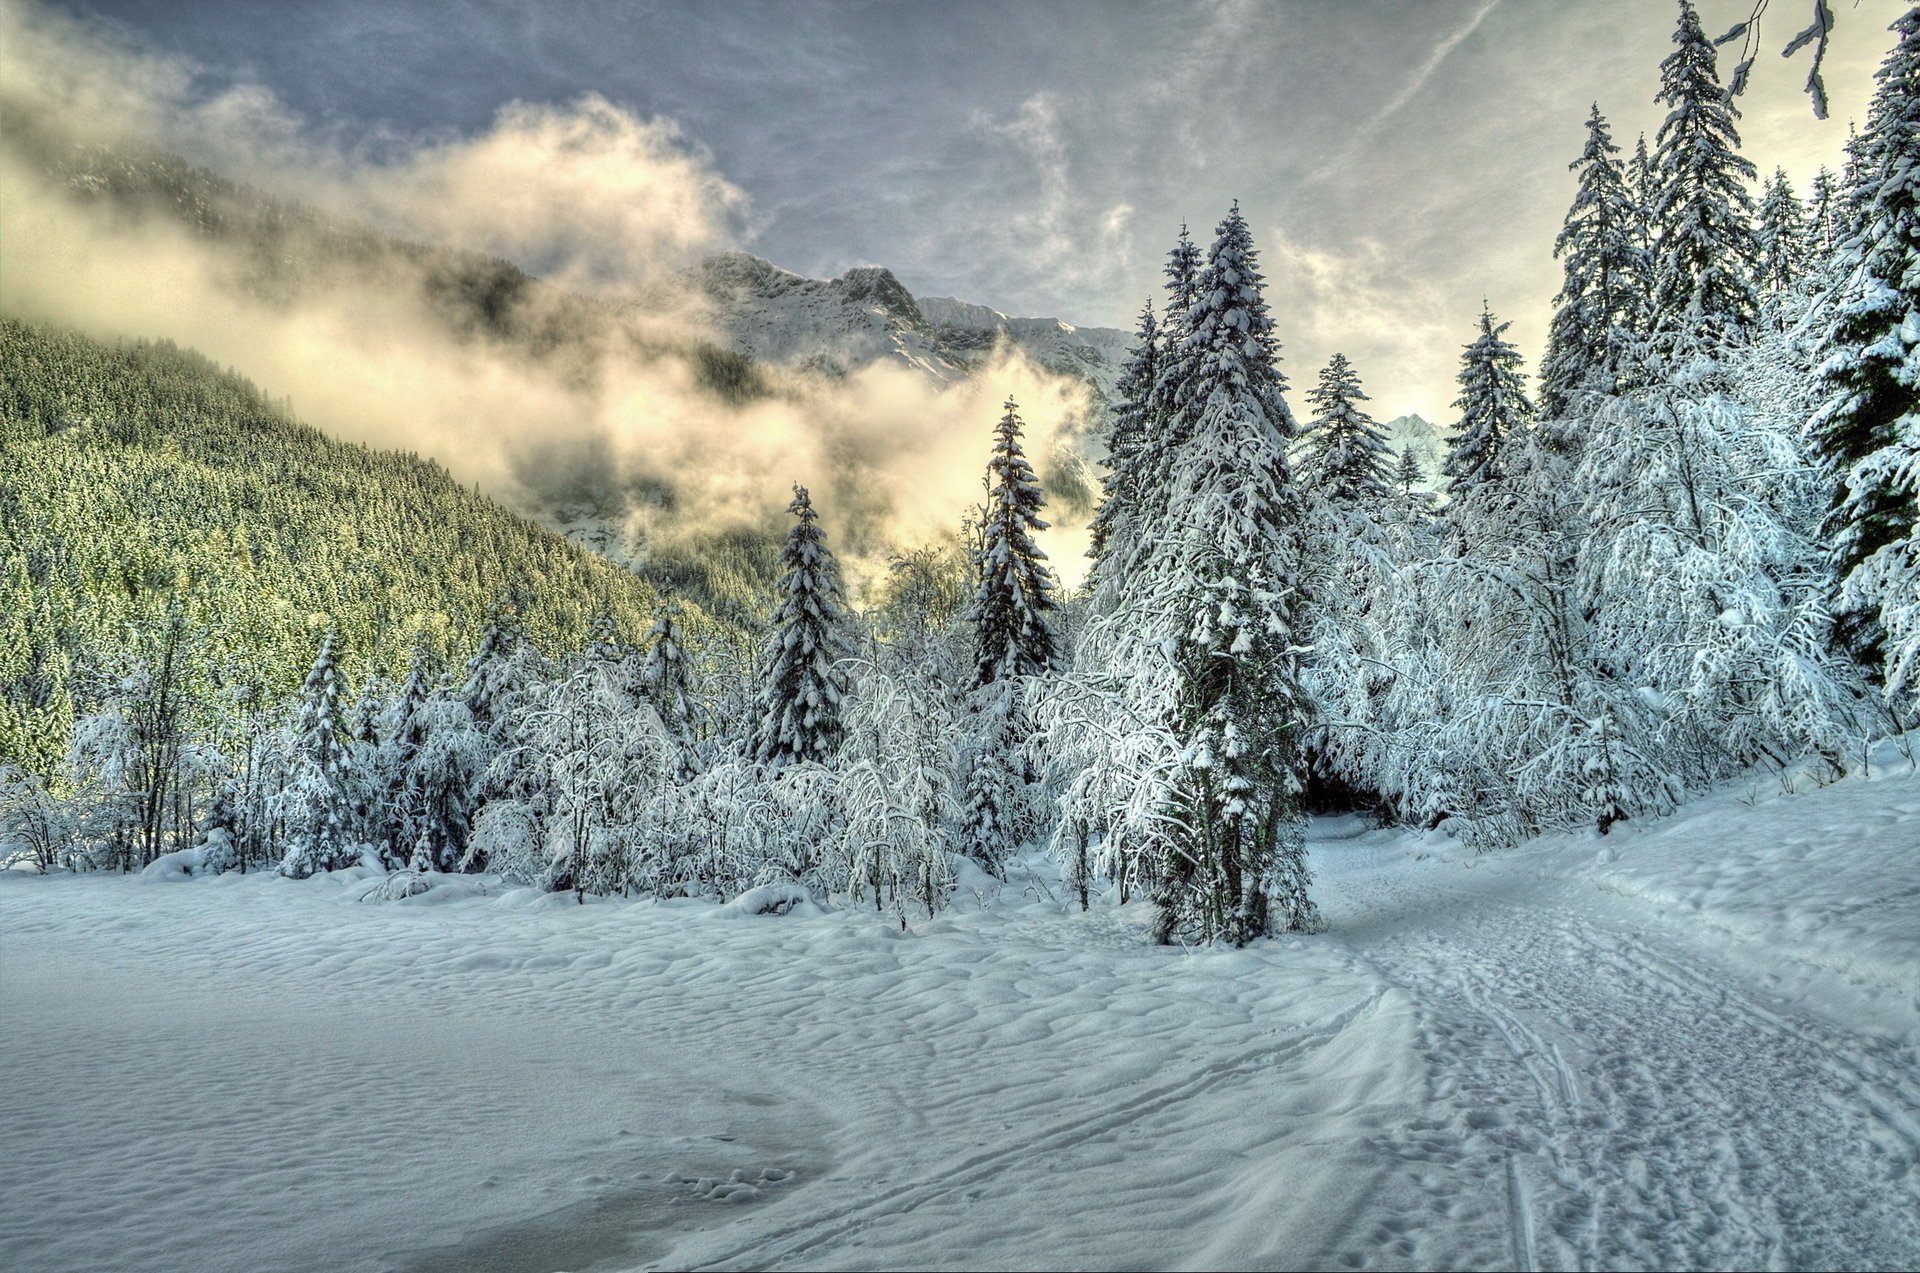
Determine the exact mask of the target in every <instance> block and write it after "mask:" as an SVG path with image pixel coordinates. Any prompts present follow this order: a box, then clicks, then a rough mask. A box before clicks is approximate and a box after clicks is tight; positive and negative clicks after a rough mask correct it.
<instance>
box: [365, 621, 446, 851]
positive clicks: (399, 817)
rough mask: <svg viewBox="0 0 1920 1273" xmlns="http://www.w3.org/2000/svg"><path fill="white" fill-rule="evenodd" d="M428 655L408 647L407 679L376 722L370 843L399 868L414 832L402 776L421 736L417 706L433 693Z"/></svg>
mask: <svg viewBox="0 0 1920 1273" xmlns="http://www.w3.org/2000/svg"><path fill="white" fill-rule="evenodd" d="M432 668H433V661H432V653H431V651H429V650H428V648H427V647H426V645H425V644H424V643H421V644H417V645H415V646H414V647H413V654H412V656H411V657H410V658H409V660H408V663H407V679H406V680H404V681H402V682H401V684H400V691H399V693H398V694H396V695H395V696H394V698H393V700H392V701H391V702H390V703H389V704H388V705H387V711H386V717H385V719H384V720H382V721H381V724H380V734H381V744H380V750H379V753H378V760H377V762H376V766H375V769H376V773H377V775H378V780H377V787H378V790H379V791H380V792H381V796H380V800H379V802H378V807H377V808H375V809H374V811H373V812H374V820H375V824H376V827H377V829H376V831H375V835H376V840H375V843H376V844H377V846H378V847H379V849H380V856H381V858H382V859H383V860H384V861H385V862H386V863H387V865H389V866H394V867H397V866H404V865H406V864H407V863H408V862H409V861H411V860H412V857H413V846H414V842H415V841H416V840H417V839H418V838H419V837H418V833H417V831H416V818H415V810H414V809H413V806H412V804H411V802H410V801H409V800H408V798H407V775H408V773H409V772H410V771H411V769H412V768H413V763H414V758H415V757H416V756H417V755H418V753H419V750H420V746H421V743H422V741H423V739H424V736H425V724H424V718H423V717H422V716H421V714H420V711H421V708H422V707H424V706H425V705H426V702H427V697H428V695H429V694H431V693H432V692H433V671H432Z"/></svg>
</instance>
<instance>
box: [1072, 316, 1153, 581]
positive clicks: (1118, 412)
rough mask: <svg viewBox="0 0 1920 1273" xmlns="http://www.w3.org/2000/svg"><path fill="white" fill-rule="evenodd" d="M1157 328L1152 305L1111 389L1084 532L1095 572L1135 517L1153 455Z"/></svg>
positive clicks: (1142, 320) (1143, 318)
mask: <svg viewBox="0 0 1920 1273" xmlns="http://www.w3.org/2000/svg"><path fill="white" fill-rule="evenodd" d="M1159 364H1160V324H1159V323H1158V321H1156V320H1155V318H1154V316H1153V302H1152V301H1148V302H1147V303H1146V304H1145V305H1143V306H1141V308H1140V326H1139V329H1138V331H1137V333H1136V335H1135V338H1134V344H1133V348H1132V350H1131V351H1129V353H1128V355H1127V361H1126V362H1125V364H1123V365H1122V366H1121V368H1120V378H1119V380H1118V382H1117V383H1116V384H1115V385H1114V403H1113V407H1112V409H1111V411H1110V412H1109V413H1108V417H1107V418H1108V421H1109V424H1108V430H1107V465H1106V467H1107V471H1106V472H1105V473H1104V474H1102V475H1101V479H1100V485H1101V498H1100V507H1099V509H1098V510H1097V511H1095V513H1094V515H1093V525H1092V526H1091V527H1090V528H1089V539H1090V541H1091V542H1090V544H1089V546H1088V548H1087V556H1089V557H1091V558H1092V559H1093V562H1094V567H1093V568H1094V572H1095V573H1096V574H1097V573H1098V572H1099V570H1100V563H1101V562H1102V561H1104V560H1106V558H1107V557H1108V555H1109V554H1110V553H1111V552H1112V551H1113V545H1114V539H1115V536H1116V534H1123V533H1124V532H1123V530H1122V529H1121V528H1123V527H1125V526H1126V525H1127V524H1128V523H1129V522H1130V520H1131V519H1132V518H1133V517H1134V515H1135V514H1136V513H1137V512H1138V507H1139V500H1140V489H1141V484H1142V474H1141V467H1142V465H1144V464H1150V463H1152V461H1153V455H1154V443H1155V441H1156V439H1155V438H1154V431H1153V419H1154V416H1153V409H1152V399H1153V393H1154V386H1155V384H1156V383H1157V382H1158V380H1159Z"/></svg>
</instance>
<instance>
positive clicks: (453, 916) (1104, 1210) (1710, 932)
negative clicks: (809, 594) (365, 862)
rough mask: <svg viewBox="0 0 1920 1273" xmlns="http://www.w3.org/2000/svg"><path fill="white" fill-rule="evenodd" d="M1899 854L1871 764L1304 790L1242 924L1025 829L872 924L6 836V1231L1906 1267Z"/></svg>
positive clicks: (538, 1248) (544, 1256)
mask: <svg viewBox="0 0 1920 1273" xmlns="http://www.w3.org/2000/svg"><path fill="white" fill-rule="evenodd" d="M1862 828H1871V832H1870V833H1865V832H1863V831H1862ZM1434 850H1438V852H1437V855H1435V856H1429V853H1430V852H1432V851H1434ZM1596 850H1597V851H1598V855H1597V857H1596ZM1917 860H1920V777H1914V776H1911V775H1893V776H1886V777H1882V778H1880V779H1878V780H1876V781H1873V782H1848V783H1843V784H1840V785H1838V786H1836V787H1834V788H1830V789H1827V790H1824V791H1815V792H1812V793H1810V794H1807V795H1803V796H1794V797H1789V798H1783V799H1774V800H1771V801H1761V802H1756V803H1753V804H1751V805H1749V804H1748V803H1746V802H1744V801H1742V800H1740V799H1738V798H1736V797H1734V796H1732V795H1729V796H1725V797H1716V798H1715V799H1714V800H1711V801H1707V802H1702V803H1701V804H1700V805H1697V806H1694V807H1692V808H1690V809H1689V810H1687V811H1684V812H1683V813H1682V814H1681V815H1680V816H1679V817H1678V818H1676V819H1674V820H1673V821H1672V822H1670V823H1666V824H1660V825H1657V826H1655V827H1652V828H1647V829H1641V830H1638V831H1634V832H1631V833H1629V834H1625V835H1619V834H1617V835H1616V836H1615V837H1613V838H1612V839H1611V840H1609V841H1605V842H1602V841H1599V840H1596V839H1594V838H1592V837H1565V838H1562V839H1559V840H1556V841H1552V842H1542V843H1541V844H1539V845H1535V846H1528V847H1526V848H1523V849H1521V850H1516V851H1513V852H1511V853H1508V854H1501V855H1495V856H1491V857H1487V858H1481V859H1471V860H1470V859H1465V858H1461V857H1459V856H1458V855H1457V852H1456V851H1452V850H1449V849H1448V848H1447V847H1446V846H1445V844H1444V842H1441V841H1439V840H1437V839H1436V838H1433V837H1427V838H1422V837H1415V836H1408V835H1405V834H1395V833H1387V832H1371V831H1360V830H1358V825H1357V824H1356V823H1354V822H1352V821H1351V820H1336V821H1334V822H1331V823H1328V824H1325V825H1323V826H1322V827H1321V828H1320V829H1319V833H1318V835H1317V837H1316V840H1315V843H1314V863H1315V869H1316V871H1317V872H1318V874H1319V876H1320V881H1319V884H1318V892H1319V896H1320V897H1321V899H1322V903H1323V906H1324V908H1325V909H1326V911H1327V914H1328V916H1329V918H1330V920H1331V921H1332V923H1333V931H1332V932H1331V933H1330V934H1328V935H1327V936H1324V937H1314V938H1306V939H1288V940H1280V941H1275V942H1269V943H1262V944H1260V945H1258V946H1256V947H1254V948H1252V949H1249V950H1247V951H1242V952H1226V951H1200V952H1183V951H1177V950H1172V951H1170V950H1159V949H1154V948H1151V947H1148V946H1146V945H1144V936H1143V932H1144V928H1143V926H1144V923H1145V916H1144V915H1143V914H1140V913H1139V912H1140V911H1141V910H1142V908H1138V907H1130V908H1126V909H1125V910H1119V911H1116V910H1096V912H1095V913H1094V914H1092V915H1088V916H1079V915H1073V914H1063V913H1062V912H1061V910H1060V908H1059V907H1058V905H1057V904H1056V902H1055V900H1054V897H1053V896H1051V895H1050V894H1049V893H1048V891H1047V887H1046V885H1045V884H1043V883H1041V882H1039V881H1038V880H1028V879H1026V878H1025V877H1021V876H1019V875H1017V874H1016V879H1015V881H1014V882H1013V883H1011V884H1010V885H1009V886H1008V887H1007V889H1006V890H1005V891H1004V892H1003V895H1002V897H1001V899H1000V900H999V901H998V902H997V903H996V904H995V905H994V906H993V907H992V908H990V909H980V908H978V907H976V906H972V905H970V904H967V903H964V902H963V904H962V905H961V906H960V907H958V908H957V909H956V910H955V911H953V912H950V913H949V914H947V915H944V916H942V917H941V918H940V919H938V920H935V921H932V922H927V923H921V924H918V925H916V931H915V932H914V933H913V934H910V935H903V934H901V933H899V932H898V931H897V930H896V929H894V928H893V927H892V926H891V925H890V923H888V922H887V921H885V920H884V919H881V918H877V917H875V916H874V915H873V913H872V912H870V911H869V912H864V913H863V912H861V911H858V910H852V911H842V912H839V913H836V914H831V915H824V916H819V917H812V918H798V917H788V918H739V917H730V916H727V915H726V914H724V913H723V912H720V911H718V910H716V909H715V908H712V907H710V906H706V905H703V904H697V903H666V904H658V905H656V904H649V903H601V904H595V905H589V906H585V907H581V906H576V905H573V904H572V902H571V900H570V899H568V898H542V897H538V896H536V895H533V894H531V893H528V892H526V891H505V892H502V891H499V890H495V892H494V893H493V894H492V895H489V896H484V897H465V898H461V897H456V896H454V895H453V894H454V893H455V892H456V890H446V891H444V893H430V894H428V895H427V896H426V897H424V898H420V899H415V900H414V901H412V902H408V903H404V904H360V903H357V902H355V901H353V900H352V898H353V894H354V892H355V888H356V886H355V884H354V883H353V882H352V881H351V880H348V879H346V878H343V877H334V878H333V879H328V880H321V881H316V882H307V883H301V884H294V883H291V882H287V881H280V880H275V879H271V878H261V877H249V878H244V879H242V878H234V877H228V878H223V879H219V880H212V881H192V882H186V883H181V884H156V883H153V882H151V881H138V880H131V881H130V880H121V879H103V878H81V879H33V878H26V877H22V876H18V875H12V876H7V877H4V878H0V1060H3V1061H4V1063H5V1066H6V1073H7V1076H8V1077H7V1088H6V1092H5V1096H4V1097H3V1098H0V1190H4V1191H5V1196H6V1197H7V1198H8V1199H9V1200H10V1206H9V1208H8V1209H7V1210H6V1211H5V1212H3V1213H0V1267H5V1268H8V1269H20V1270H48V1271H49V1273H66V1271H68V1270H72V1271H75V1273H78V1271H80V1270H87V1271H89V1273H91V1271H93V1270H111V1269H138V1270H162V1271H167V1270H180V1271H182V1273H186V1271H188V1270H192V1271H194V1273H198V1271H200V1270H208V1271H213V1270H223V1269H232V1270H248V1271H249V1273H251V1271H252V1270H280V1269H284V1270H309V1269H311V1270H322V1269H325V1270H335V1269H340V1270H369V1271H370V1270H396V1271H398V1273H434V1271H436V1270H453V1269H461V1270H500V1271H502V1273H506V1271H509V1270H534V1269H562V1268H566V1269H576V1270H589V1269H599V1270H611V1269H628V1268H653V1267H670V1268H694V1267H697V1268H724V1269H745V1268H819V1267H831V1268H885V1267H896V1266H900V1267H922V1266H924V1267H966V1266H971V1265H988V1266H1030V1265H1036V1264H1038V1265H1049V1264H1076V1265H1085V1266H1089V1267H1101V1268H1116V1267H1142V1266H1148V1267H1152V1266H1165V1267H1287V1266H1302V1265H1305V1266H1314V1267H1333V1268H1405V1267H1425V1266H1456V1267H1458V1266H1471V1267H1488V1268H1508V1267H1511V1268H1525V1269H1532V1268H1542V1269H1548V1268H1580V1269H1591V1268H1668V1267H1683V1268H1714V1267H1754V1268H1803V1267H1849V1268H1853V1267H1857V1268H1868V1267H1876V1266H1878V1267H1914V1266H1915V1265H1917V1264H1920V1052H1917V1051H1916V1044H1917V1043H1920V895H1917V894H1916V893H1915V892H1914V891H1913V890H1911V889H1903V888H1902V887H1900V881H1901V879H1902V878H1903V877H1902V876H1901V874H1900V872H1901V870H1902V869H1904V871H1905V872H1906V874H1905V876H1904V878H1906V879H1911V878H1913V874H1914V865H1915V863H1916V861H1917Z"/></svg>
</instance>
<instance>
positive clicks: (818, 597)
mask: <svg viewBox="0 0 1920 1273" xmlns="http://www.w3.org/2000/svg"><path fill="white" fill-rule="evenodd" d="M787 511H788V512H790V513H792V514H793V515H794V517H795V519H796V520H795V522H794V526H793V529H792V530H791V531H789V532H788V534H787V541H786V544H785V546H784V547H783V548H782V549H781V550H780V565H781V577H780V594H781V599H780V606H779V609H778V610H777V611H775V613H774V617H773V641H772V646H771V648H770V649H769V650H768V651H767V664H768V666H767V671H766V679H765V681H764V682H762V689H761V697H760V722H759V726H758V729H757V731H756V733H755V737H754V755H755V757H756V758H757V759H758V760H759V761H760V763H761V764H763V765H765V766H767V767H768V768H769V769H775V770H777V769H781V768H784V767H785V766H787V765H790V764H795V763H797V762H801V761H821V762H824V761H827V760H830V759H831V758H832V757H833V754H834V753H835V752H836V751H837V750H839V747H840V740H841V735H842V733H843V730H842V723H841V711H842V700H843V699H844V698H845V697H846V680H845V677H844V675H843V674H842V672H841V671H840V669H839V667H838V666H837V664H838V663H839V662H840V660H841V659H843V658H845V657H846V656H847V654H848V653H849V645H848V642H847V637H846V635H845V632H844V625H845V620H844V618H843V616H842V612H841V608H842V605H843V600H842V592H841V586H840V565H839V563H838V562H836V561H835V560H834V557H833V553H832V551H831V550H830V549H828V547H827V539H826V535H825V533H824V532H822V531H821V529H820V518H819V514H817V513H815V512H814V511H813V501H812V500H811V499H809V498H808V497H807V488H806V487H804V486H795V487H794V488H793V503H792V504H790V505H788V507H787Z"/></svg>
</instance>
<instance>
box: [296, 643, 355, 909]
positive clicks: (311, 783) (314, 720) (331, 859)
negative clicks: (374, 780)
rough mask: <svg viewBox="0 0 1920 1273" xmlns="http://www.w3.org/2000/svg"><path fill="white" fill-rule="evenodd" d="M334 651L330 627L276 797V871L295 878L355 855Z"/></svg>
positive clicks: (341, 694)
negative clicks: (280, 822) (282, 825)
mask: <svg viewBox="0 0 1920 1273" xmlns="http://www.w3.org/2000/svg"><path fill="white" fill-rule="evenodd" d="M336 650H337V641H336V638H335V636H334V634H333V633H332V632H331V631H329V632H328V633H327V635H326V636H325V638H324V639H322V641H321V642H320V653H319V654H318V655H317V656H316V657H315V658H314V661H313V670H312V671H311V672H309V673H308V674H307V682H306V684H305V686H303V687H302V688H301V690H300V715H299V719H298V720H297V721H296V723H295V725H294V738H293V773H292V775H291V779H290V781H289V782H288V785H287V787H286V789H285V790H284V791H283V792H282V793H281V796H280V811H281V816H282V817H283V818H284V819H285V821H286V827H287V834H286V839H287V854H286V857H284V858H283V859H281V862H280V872H281V874H283V875H290V876H292V877H293V878H295V879H305V878H306V877H307V876H309V875H312V874H314V873H315V872H316V871H331V870H334V869H336V868H338V867H342V866H346V865H348V864H349V863H350V862H351V861H352V860H353V858H354V851H353V846H352V845H351V843H350V842H349V829H348V821H349V816H350V813H351V809H350V805H349V799H350V791H351V787H352V774H351V756H350V753H349V751H348V747H347V738H346V734H347V729H346V721H345V719H344V713H345V711H346V705H345V703H344V702H343V701H342V699H343V698H344V687H343V686H342V685H341V681H340V670H339V668H338V667H337V666H336V665H335V659H336V657H337V654H336Z"/></svg>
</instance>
